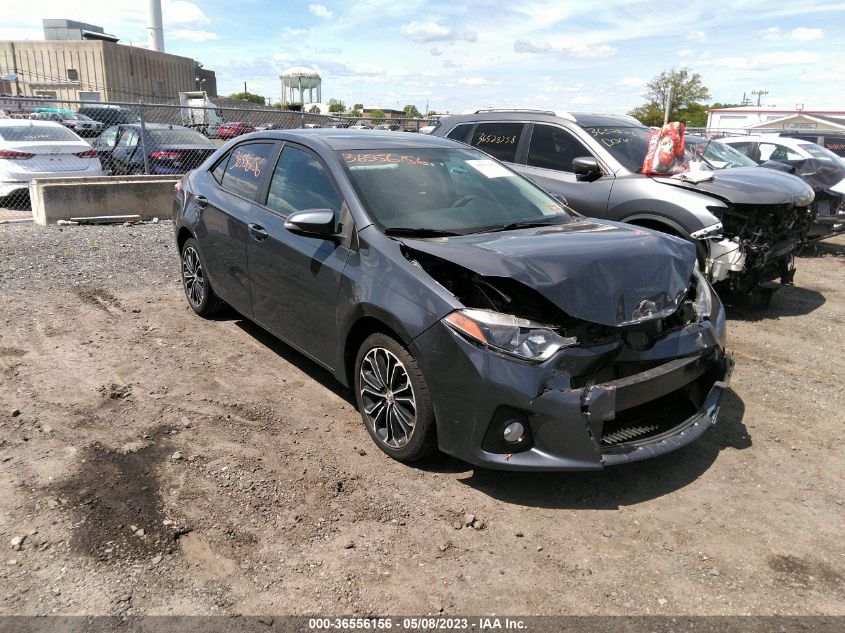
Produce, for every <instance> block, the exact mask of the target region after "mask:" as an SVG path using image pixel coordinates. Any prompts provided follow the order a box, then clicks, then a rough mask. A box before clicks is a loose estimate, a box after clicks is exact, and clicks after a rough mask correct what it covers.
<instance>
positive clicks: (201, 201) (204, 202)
mask: <svg viewBox="0 0 845 633" xmlns="http://www.w3.org/2000/svg"><path fill="white" fill-rule="evenodd" d="M194 202H195V203H196V205H197V209H205V207H206V206H208V198H206V197H205V196H194Z"/></svg>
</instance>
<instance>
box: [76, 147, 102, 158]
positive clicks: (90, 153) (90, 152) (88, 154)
mask: <svg viewBox="0 0 845 633" xmlns="http://www.w3.org/2000/svg"><path fill="white" fill-rule="evenodd" d="M74 156H78V157H79V158H97V157H98V156H99V154H98V153H97V150H95V149H86V150H85V151H84V152H76V153H75V154H74Z"/></svg>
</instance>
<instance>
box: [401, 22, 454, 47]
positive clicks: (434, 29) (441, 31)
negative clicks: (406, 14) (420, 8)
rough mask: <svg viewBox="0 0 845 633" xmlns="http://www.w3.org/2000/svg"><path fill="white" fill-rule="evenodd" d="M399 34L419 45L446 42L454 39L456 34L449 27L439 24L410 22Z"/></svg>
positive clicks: (403, 26)
mask: <svg viewBox="0 0 845 633" xmlns="http://www.w3.org/2000/svg"><path fill="white" fill-rule="evenodd" d="M399 32H400V33H401V34H402V35H403V36H404V37H407V38H408V39H409V40H411V41H413V42H418V43H426V42H444V41H447V40H451V39H452V38H453V37H454V35H455V34H454V32H453V31H452V29H451V28H449V27H448V26H443V25H442V24H438V23H437V22H416V21H415V22H410V23H408V24H404V25H402V28H401V29H399Z"/></svg>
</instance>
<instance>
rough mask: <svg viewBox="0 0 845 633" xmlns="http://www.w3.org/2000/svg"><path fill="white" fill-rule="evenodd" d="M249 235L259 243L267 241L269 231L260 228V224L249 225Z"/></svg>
mask: <svg viewBox="0 0 845 633" xmlns="http://www.w3.org/2000/svg"><path fill="white" fill-rule="evenodd" d="M249 234H250V235H251V236H252V237H253V239H256V240H258V241H259V242H261V241H262V240H266V239H267V231H265V230H264V227H263V226H259V225H258V224H250V225H249Z"/></svg>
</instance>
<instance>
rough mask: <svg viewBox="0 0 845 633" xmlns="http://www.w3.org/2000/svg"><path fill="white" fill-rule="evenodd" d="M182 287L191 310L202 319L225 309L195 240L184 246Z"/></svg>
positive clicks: (191, 239) (187, 242)
mask: <svg viewBox="0 0 845 633" xmlns="http://www.w3.org/2000/svg"><path fill="white" fill-rule="evenodd" d="M182 287H183V288H184V290H185V297H187V299H188V303H189V304H190V306H191V308H192V309H193V311H194V312H196V313H197V314H198V315H200V316H201V317H211V316H214V315H215V314H217V313H218V312H220V310H221V308H222V307H223V302H222V301H221V300H220V299H218V298H217V295H215V294H214V290H212V288H211V284H210V283H209V281H208V278H207V277H206V274H205V266H204V265H203V261H202V258H201V257H200V252H199V245H198V244H197V241H196V240H195V239H194V238H190V239H188V240H186V241H185V243H184V244H183V245H182Z"/></svg>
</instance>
